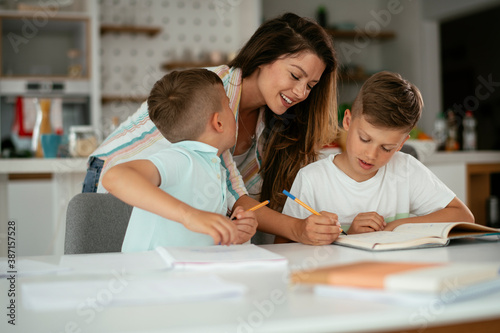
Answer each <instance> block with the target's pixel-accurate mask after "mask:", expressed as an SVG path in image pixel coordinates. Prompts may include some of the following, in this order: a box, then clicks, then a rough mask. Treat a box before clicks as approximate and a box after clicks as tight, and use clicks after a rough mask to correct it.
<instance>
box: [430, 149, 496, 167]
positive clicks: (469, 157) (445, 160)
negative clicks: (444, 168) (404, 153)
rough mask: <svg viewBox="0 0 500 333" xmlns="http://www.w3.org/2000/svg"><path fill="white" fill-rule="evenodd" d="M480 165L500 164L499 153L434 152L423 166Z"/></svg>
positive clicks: (480, 151) (482, 151) (487, 151)
mask: <svg viewBox="0 0 500 333" xmlns="http://www.w3.org/2000/svg"><path fill="white" fill-rule="evenodd" d="M453 163H467V164H481V163H500V151H496V150H495V151H493V150H479V151H457V152H435V153H433V154H431V155H429V156H427V157H426V158H425V160H424V164H425V165H428V166H429V165H436V164H453Z"/></svg>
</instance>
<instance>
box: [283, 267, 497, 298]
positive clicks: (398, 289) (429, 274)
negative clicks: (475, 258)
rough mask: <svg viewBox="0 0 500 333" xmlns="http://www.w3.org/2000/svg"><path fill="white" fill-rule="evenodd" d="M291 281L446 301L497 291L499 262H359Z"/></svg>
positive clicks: (326, 289) (366, 294) (367, 294)
mask: <svg viewBox="0 0 500 333" xmlns="http://www.w3.org/2000/svg"><path fill="white" fill-rule="evenodd" d="M291 280H292V282H294V283H308V284H314V285H315V292H316V293H317V294H322V295H331V296H337V297H344V296H348V295H349V296H350V297H355V298H375V299H377V300H384V299H385V300H405V299H406V300H411V301H412V302H415V301H429V299H436V300H439V301H441V302H443V303H446V302H452V301H456V300H460V299H465V298H470V297H475V296H481V295H484V294H485V293H488V292H492V291H499V290H500V264H498V263H496V264H492V263H446V264H436V263H411V262H384V261H362V262H355V263H351V264H345V265H337V266H329V267H323V268H318V269H313V270H307V271H297V272H294V273H293V274H292V276H291Z"/></svg>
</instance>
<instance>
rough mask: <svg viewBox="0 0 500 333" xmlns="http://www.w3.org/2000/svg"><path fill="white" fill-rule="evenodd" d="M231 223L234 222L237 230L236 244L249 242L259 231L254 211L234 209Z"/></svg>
mask: <svg viewBox="0 0 500 333" xmlns="http://www.w3.org/2000/svg"><path fill="white" fill-rule="evenodd" d="M233 219H234V220H233ZM231 221H233V222H234V224H235V225H236V229H237V235H236V244H243V243H245V242H247V241H249V240H250V239H251V238H252V236H253V235H255V232H256V231H257V225H258V223H257V216H256V215H255V213H254V212H253V211H245V210H244V209H243V207H241V206H238V207H236V208H235V209H234V211H233V214H232V215H231Z"/></svg>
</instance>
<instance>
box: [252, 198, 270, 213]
mask: <svg viewBox="0 0 500 333" xmlns="http://www.w3.org/2000/svg"><path fill="white" fill-rule="evenodd" d="M270 202H271V201H270V200H266V201H263V202H261V203H260V204H258V205H255V206H253V207H252V208H250V209H249V210H250V211H252V212H253V211H254V210H257V209H259V208H261V207H264V206H266V205H267V204H268V203H270Z"/></svg>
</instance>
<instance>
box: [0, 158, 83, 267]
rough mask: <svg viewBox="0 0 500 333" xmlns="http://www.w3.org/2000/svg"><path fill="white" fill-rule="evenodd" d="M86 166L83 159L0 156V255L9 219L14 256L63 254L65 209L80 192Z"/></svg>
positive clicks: (2, 250) (5, 248)
mask: <svg viewBox="0 0 500 333" xmlns="http://www.w3.org/2000/svg"><path fill="white" fill-rule="evenodd" d="M86 169H87V159H86V158H58V159H37V158H29V159H0V221H1V223H0V257H1V256H5V255H6V251H7V246H6V245H5V241H6V232H7V221H11V220H14V221H15V222H16V226H17V230H16V235H17V237H16V253H17V255H19V256H21V255H23V256H30V255H61V254H63V252H64V234H65V230H66V208H67V206H68V202H69V200H70V199H71V198H72V197H73V196H74V195H76V194H77V193H80V192H81V191H82V184H83V179H84V177H85V173H86Z"/></svg>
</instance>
